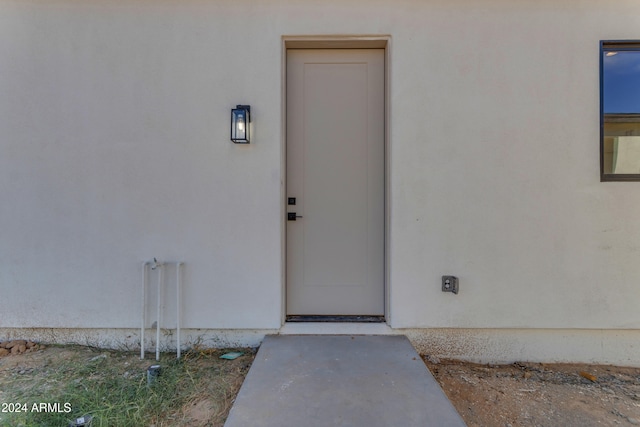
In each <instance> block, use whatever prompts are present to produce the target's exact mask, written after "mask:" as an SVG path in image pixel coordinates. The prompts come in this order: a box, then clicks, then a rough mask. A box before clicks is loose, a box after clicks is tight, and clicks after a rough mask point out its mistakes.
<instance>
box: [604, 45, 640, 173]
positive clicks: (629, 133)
mask: <svg viewBox="0 0 640 427" xmlns="http://www.w3.org/2000/svg"><path fill="white" fill-rule="evenodd" d="M601 84H602V92H601V97H602V99H601V105H602V118H601V119H602V141H601V154H602V159H601V164H602V171H601V172H602V178H603V180H640V42H603V43H602V51H601Z"/></svg>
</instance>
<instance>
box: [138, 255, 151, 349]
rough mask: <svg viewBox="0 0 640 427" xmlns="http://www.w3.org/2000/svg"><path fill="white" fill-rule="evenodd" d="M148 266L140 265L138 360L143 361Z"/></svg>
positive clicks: (146, 264) (146, 263)
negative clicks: (140, 301) (140, 307)
mask: <svg viewBox="0 0 640 427" xmlns="http://www.w3.org/2000/svg"><path fill="white" fill-rule="evenodd" d="M148 266H149V262H143V263H142V296H141V298H140V299H141V300H142V319H141V322H142V324H141V326H140V359H144V329H145V327H146V323H147V310H146V306H147V267H148Z"/></svg>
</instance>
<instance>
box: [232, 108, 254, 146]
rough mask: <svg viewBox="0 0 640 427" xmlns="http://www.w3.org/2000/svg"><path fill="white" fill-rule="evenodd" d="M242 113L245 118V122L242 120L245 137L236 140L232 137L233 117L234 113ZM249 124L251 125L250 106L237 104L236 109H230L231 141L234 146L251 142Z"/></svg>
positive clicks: (233, 129) (233, 128)
mask: <svg viewBox="0 0 640 427" xmlns="http://www.w3.org/2000/svg"><path fill="white" fill-rule="evenodd" d="M240 110H242V111H244V116H245V120H244V126H245V127H244V128H245V133H244V135H245V137H244V138H238V137H234V131H235V120H234V118H235V116H236V112H238V111H240ZM250 123H251V106H250V105H241V104H238V105H236V108H232V109H231V141H233V142H234V143H235V144H249V143H250V141H251V138H250V132H249V129H250V127H251V126H250Z"/></svg>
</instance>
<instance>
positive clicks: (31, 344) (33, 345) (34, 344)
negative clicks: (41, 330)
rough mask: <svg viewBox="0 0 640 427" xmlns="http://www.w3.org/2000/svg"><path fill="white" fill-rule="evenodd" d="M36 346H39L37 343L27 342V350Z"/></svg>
mask: <svg viewBox="0 0 640 427" xmlns="http://www.w3.org/2000/svg"><path fill="white" fill-rule="evenodd" d="M36 345H37V344H36V343H34V342H33V341H28V342H27V344H26V346H27V348H33V347H35V346H36Z"/></svg>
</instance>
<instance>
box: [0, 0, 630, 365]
mask: <svg viewBox="0 0 640 427" xmlns="http://www.w3.org/2000/svg"><path fill="white" fill-rule="evenodd" d="M639 28H640V3H638V2H637V1H635V0H618V1H616V2H611V1H595V0H590V1H588V0H583V1H569V0H566V1H565V0H563V1H557V0H553V1H551V0H543V1H534V0H531V1H518V2H514V1H507V0H485V1H471V0H462V1H455V2H452V1H445V0H441V1H427V0H424V1H419V0H414V1H394V2H390V1H362V0H359V1H356V0H342V1H340V2H331V3H328V2H324V1H305V2H300V1H287V0H274V1H269V2H255V1H248V0H235V1H233V2H232V1H204V0H187V1H168V0H166V1H164V0H163V1H149V0H133V1H129V0H127V1H125V0H97V1H71V0H69V1H66V0H55V1H23V0H21V1H6V0H0V94H2V95H1V96H0V224H1V227H2V230H1V237H0V286H1V287H2V297H0V304H1V305H2V307H3V309H2V315H0V328H20V327H35V328H49V327H50V328H136V327H138V326H139V316H140V302H139V285H140V275H141V262H142V261H145V260H149V259H150V258H152V257H154V256H155V257H157V258H158V259H160V260H167V261H169V260H180V261H184V262H185V263H186V267H185V292H184V299H183V307H184V316H183V326H184V327H186V328H209V329H256V328H257V329H278V328H280V326H281V322H282V315H283V312H284V308H283V297H282V296H283V267H282V266H283V226H284V223H283V219H284V196H285V194H284V187H283V182H284V181H283V180H284V163H283V152H284V151H283V150H284V145H283V144H284V135H283V120H284V114H283V98H282V94H283V88H282V82H283V79H282V75H283V72H284V70H283V48H282V46H283V43H282V37H283V36H286V35H362V34H367V35H389V36H390V43H389V45H388V49H389V51H388V57H389V64H388V68H389V71H390V74H389V76H388V82H389V88H388V93H389V99H388V107H389V112H388V117H389V123H388V125H389V130H388V135H389V140H388V141H387V144H388V153H387V154H388V166H389V168H388V183H389V194H388V195H387V196H388V201H387V203H388V210H389V218H388V223H389V230H388V236H389V241H388V242H387V247H388V260H389V265H388V269H389V272H388V276H389V280H388V283H387V287H388V293H389V301H388V305H389V312H388V313H387V314H388V322H389V325H390V326H391V327H392V328H467V329H469V328H489V329H492V328H511V329H514V328H515V329H518V328H526V329H530V328H535V329H538V330H545V329H595V330H608V329H611V330H612V331H613V330H627V331H628V333H631V334H633V333H635V334H638V330H639V329H640V316H638V307H639V306H640V221H638V218H639V217H640V186H639V184H638V183H628V182H617V183H616V182H610V183H601V182H600V181H599V151H598V146H599V77H598V73H599V71H598V52H599V51H598V48H599V45H598V42H599V40H602V39H640V31H639V30H638V29H639ZM240 103H243V104H251V107H252V114H253V117H254V122H253V129H252V130H253V139H254V141H252V144H250V145H249V146H238V145H234V144H232V143H231V142H230V141H229V114H230V108H232V107H233V106H235V105H236V104H240ZM443 274H452V275H457V276H458V277H459V278H460V293H459V294H458V295H453V294H449V293H442V292H441V291H440V276H441V275H443ZM170 304H172V303H170V302H168V303H167V313H166V316H165V322H166V326H167V327H173V326H175V315H174V314H172V313H173V312H172V311H171V309H170V308H169V307H170ZM625 336H626V337H627V340H626V341H625V343H630V342H633V341H632V340H629V339H628V334H627V335H625ZM558 342H561V340H559V341H558ZM598 343H602V340H601V338H600V335H599V334H595V336H594V338H593V343H592V344H597V345H600V344H598ZM629 345H631V344H628V345H627V344H625V345H624V346H623V347H624V348H625V349H626V350H625V351H628V350H629V348H630V347H629ZM616 351H617V350H616ZM603 359H606V357H603Z"/></svg>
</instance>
